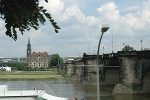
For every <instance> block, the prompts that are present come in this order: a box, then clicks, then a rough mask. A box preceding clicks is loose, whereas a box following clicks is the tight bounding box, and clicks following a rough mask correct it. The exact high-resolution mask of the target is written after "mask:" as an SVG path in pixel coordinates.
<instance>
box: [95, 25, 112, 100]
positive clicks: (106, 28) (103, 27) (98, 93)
mask: <svg viewBox="0 0 150 100" xmlns="http://www.w3.org/2000/svg"><path fill="white" fill-rule="evenodd" d="M108 29H109V26H108V25H107V24H104V25H102V28H101V32H102V34H101V37H100V40H99V44H98V49H97V100H100V86H99V49H100V44H101V40H102V37H103V34H104V32H106V31H107V30H108Z"/></svg>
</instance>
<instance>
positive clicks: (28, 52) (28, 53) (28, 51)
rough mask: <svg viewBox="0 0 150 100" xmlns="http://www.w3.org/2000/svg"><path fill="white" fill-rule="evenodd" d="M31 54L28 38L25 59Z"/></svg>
mask: <svg viewBox="0 0 150 100" xmlns="http://www.w3.org/2000/svg"><path fill="white" fill-rule="evenodd" d="M30 54H31V44H30V39H29V38H28V44H27V57H28V56H29V55H30Z"/></svg>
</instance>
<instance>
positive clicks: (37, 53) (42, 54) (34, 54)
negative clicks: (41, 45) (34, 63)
mask: <svg viewBox="0 0 150 100" xmlns="http://www.w3.org/2000/svg"><path fill="white" fill-rule="evenodd" d="M29 57H50V56H49V55H48V53H47V52H33V53H32V54H30V55H29V56H28V58H29Z"/></svg>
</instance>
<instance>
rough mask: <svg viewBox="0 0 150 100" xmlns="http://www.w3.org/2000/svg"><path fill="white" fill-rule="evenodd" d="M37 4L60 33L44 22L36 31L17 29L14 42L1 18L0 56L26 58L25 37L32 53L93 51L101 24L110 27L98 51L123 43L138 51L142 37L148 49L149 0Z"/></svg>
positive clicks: (63, 0)
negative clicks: (47, 14)
mask: <svg viewBox="0 0 150 100" xmlns="http://www.w3.org/2000/svg"><path fill="white" fill-rule="evenodd" d="M40 5H43V6H44V7H45V8H46V9H47V10H48V12H49V13H50V14H51V15H52V17H53V19H54V20H55V21H56V22H57V23H58V26H60V27H61V30H60V31H59V33H55V31H54V29H53V27H52V25H51V24H50V23H49V22H46V23H45V25H41V26H40V28H39V29H38V30H34V29H31V30H30V31H26V32H25V33H24V35H21V33H20V32H18V40H17V41H14V40H13V39H12V38H10V37H8V36H6V35H5V31H6V29H5V23H4V21H3V20H1V19H0V42H1V43H0V57H26V49H27V43H28V37H29V38H30V42H31V46H32V47H31V48H32V52H48V53H49V54H50V55H51V54H56V53H58V54H59V55H60V56H61V57H67V56H82V55H83V53H90V54H96V52H97V46H98V42H99V37H100V35H101V27H102V24H108V25H109V27H110V28H109V30H108V31H107V32H106V33H104V35H103V39H102V42H101V49H100V53H103V52H104V53H111V52H112V50H113V51H114V52H117V51H119V50H121V49H122V47H123V46H124V45H130V46H132V47H133V48H134V49H136V50H141V42H140V41H141V40H142V41H143V42H142V47H143V48H150V45H149V43H150V6H149V5H150V0H49V3H45V1H44V0H41V1H40ZM112 37H113V48H112ZM123 44H124V45H123ZM103 47H104V49H103Z"/></svg>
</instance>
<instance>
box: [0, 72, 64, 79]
mask: <svg viewBox="0 0 150 100" xmlns="http://www.w3.org/2000/svg"><path fill="white" fill-rule="evenodd" d="M62 78H64V77H63V76H62V75H60V74H59V73H58V72H52V71H11V72H5V71H0V80H46V79H62Z"/></svg>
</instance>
